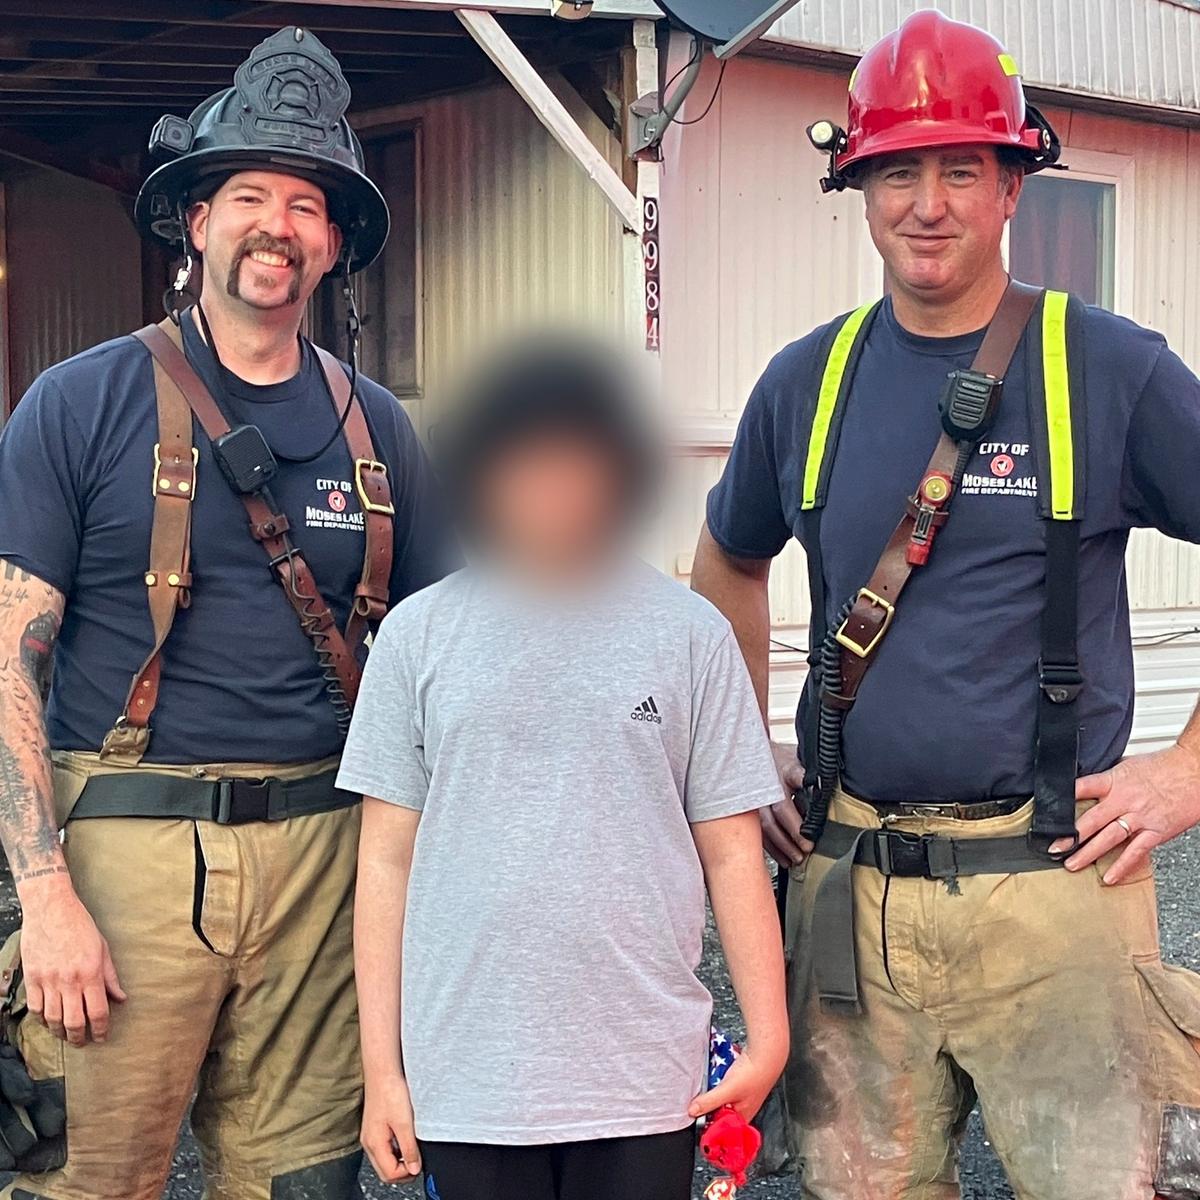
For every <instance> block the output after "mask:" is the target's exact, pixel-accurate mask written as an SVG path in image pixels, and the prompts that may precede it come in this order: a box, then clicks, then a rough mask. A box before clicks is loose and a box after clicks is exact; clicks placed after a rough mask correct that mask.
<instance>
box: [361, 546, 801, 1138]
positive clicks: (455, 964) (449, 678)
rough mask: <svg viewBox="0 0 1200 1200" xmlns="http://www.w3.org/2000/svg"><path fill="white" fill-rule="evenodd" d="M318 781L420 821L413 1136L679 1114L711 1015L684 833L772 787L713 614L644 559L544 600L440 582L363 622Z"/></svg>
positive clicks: (406, 1025)
mask: <svg viewBox="0 0 1200 1200" xmlns="http://www.w3.org/2000/svg"><path fill="white" fill-rule="evenodd" d="M338 783H339V784H340V786H342V787H344V788H347V789H350V790H353V791H357V792H362V793H364V794H365V795H368V796H376V797H378V798H380V799H382V800H386V801H388V802H389V803H392V804H398V805H402V806H404V807H406V808H412V809H418V810H421V812H422V816H421V824H420V829H419V831H418V834H417V840H416V846H415V851H414V859H413V867H412V876H411V879H410V883H409V891H408V907H407V912H406V920H405V931H404V977H403V1018H402V1026H403V1032H402V1041H403V1048H404V1062H405V1069H406V1072H407V1075H408V1080H409V1085H410V1087H411V1090H412V1097H413V1105H414V1109H415V1113H416V1129H417V1135H418V1137H421V1138H423V1139H426V1140H428V1141H450V1142H483V1143H492V1144H505V1145H522V1144H540V1143H547V1142H562V1141H575V1140H583V1139H592V1138H607V1137H624V1136H635V1135H642V1134H653V1133H665V1132H669V1131H672V1130H676V1129H682V1128H683V1127H685V1126H686V1125H687V1124H688V1123H689V1121H688V1116H687V1105H688V1102H689V1100H691V1098H692V1097H693V1096H694V1095H695V1094H696V1093H697V1092H698V1091H700V1090H701V1087H702V1085H703V1082H704V1078H705V1068H706V1063H707V1055H708V1026H709V1020H710V1014H711V999H710V997H709V995H708V993H707V992H706V991H705V989H704V987H703V986H702V985H701V984H700V982H699V981H698V980H697V978H696V975H695V969H696V967H697V965H698V963H699V961H700V951H701V939H702V935H703V929H704V880H703V876H702V872H701V868H700V862H699V858H698V856H697V854H696V850H695V846H694V843H693V841H692V836H691V830H690V826H689V823H690V822H698V821H709V820H713V819H715V818H717V817H725V816H730V815H732V814H734V813H740V812H746V811H749V810H752V809H757V808H760V807H762V806H764V805H767V804H770V803H773V802H774V801H775V800H777V799H778V796H779V784H778V781H777V777H776V773H775V768H774V764H773V761H772V757H771V752H770V748H769V746H768V743H767V737H766V733H765V732H764V730H763V727H762V721H761V719H760V717H759V714H758V709H757V706H756V704H755V699H754V694H753V690H752V688H751V685H750V679H749V675H748V673H747V671H746V667H745V664H744V662H743V661H742V657H741V654H740V652H739V650H738V646H737V643H736V641H735V640H734V637H733V633H732V631H731V629H730V627H729V624H728V622H726V620H725V619H724V617H722V616H721V615H720V614H719V613H718V612H717V611H716V609H714V608H713V607H712V606H711V605H710V604H709V603H708V602H707V601H706V600H703V599H701V598H700V597H699V596H696V595H693V594H692V593H691V592H689V591H688V590H687V589H686V588H684V587H682V586H681V585H680V584H678V583H676V582H674V581H672V580H670V579H667V578H666V577H665V576H663V575H662V574H660V573H659V572H657V571H654V570H653V569H651V568H650V567H648V566H645V565H644V564H641V563H637V564H633V565H631V566H630V567H629V569H628V570H627V571H624V572H623V573H622V574H621V577H620V578H619V579H614V580H613V581H612V584H611V586H606V587H605V588H604V589H603V591H602V592H601V593H599V594H593V595H591V596H590V597H589V598H588V599H586V600H579V601H578V602H570V603H568V602H561V601H560V602H558V603H555V604H550V603H543V602H540V601H537V600H534V599H532V598H530V597H528V596H522V595H520V594H519V593H517V592H515V591H514V590H513V589H512V588H510V587H505V586H502V585H500V584H498V583H497V581H496V580H495V579H494V578H491V577H489V576H487V575H486V574H485V573H483V572H482V570H481V569H480V568H468V569H467V570H465V571H460V572H459V573H458V574H455V575H452V576H450V577H449V578H447V579H445V580H443V581H442V582H440V583H437V584H435V585H434V586H433V587H430V588H427V589H426V590H425V591H423V592H420V593H418V594H417V595H415V596H411V597H409V598H408V599H407V600H405V601H403V602H402V603H401V604H400V605H399V606H398V607H397V608H396V609H395V610H394V611H393V612H392V613H390V614H389V615H388V617H387V618H386V619H385V620H384V622H383V624H382V627H381V629H380V631H379V634H378V636H377V638H376V640H375V644H374V647H373V649H372V652H371V656H370V659H369V661H368V664H367V668H366V673H365V676H364V679H363V687H362V692H361V695H360V697H359V700H358V706H357V711H356V713H355V717H354V724H353V727H352V728H351V731H350V737H349V740H348V742H347V745H346V752H345V756H344V759H343V763H342V768H341V772H340V774H339V778H338Z"/></svg>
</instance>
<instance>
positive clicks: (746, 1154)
mask: <svg viewBox="0 0 1200 1200" xmlns="http://www.w3.org/2000/svg"><path fill="white" fill-rule="evenodd" d="M700 1149H701V1150H702V1151H703V1152H704V1157H705V1158H706V1159H708V1161H709V1162H710V1163H712V1165H713V1166H714V1167H716V1168H718V1170H721V1171H728V1172H729V1173H730V1174H731V1175H732V1176H733V1181H734V1183H735V1184H736V1185H737V1186H738V1187H745V1186H746V1172H747V1171H748V1170H749V1168H750V1164H751V1163H753V1162H754V1160H755V1159H756V1158H757V1157H758V1152H759V1151H760V1150H761V1149H762V1134H761V1133H759V1132H758V1130H757V1129H755V1128H754V1126H753V1125H751V1124H750V1123H749V1122H748V1121H746V1120H745V1119H744V1118H742V1117H741V1116H739V1115H738V1112H737V1110H736V1109H735V1108H733V1107H732V1106H731V1105H728V1104H727V1105H726V1106H725V1107H724V1108H722V1109H719V1110H718V1112H717V1114H716V1116H715V1117H713V1118H712V1120H711V1121H710V1122H709V1124H708V1128H707V1129H705V1131H704V1134H703V1136H702V1137H701V1138H700Z"/></svg>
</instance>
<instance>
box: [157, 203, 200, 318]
mask: <svg viewBox="0 0 1200 1200" xmlns="http://www.w3.org/2000/svg"><path fill="white" fill-rule="evenodd" d="M175 216H176V219H177V220H178V222H179V234H180V237H181V238H182V240H183V255H184V260H183V266H181V267H180V268H179V270H178V271H177V272H176V273H175V279H174V281H173V282H172V284H171V286H170V287H169V288H167V290H166V291H165V292H163V308H164V310H165V311H166V314H167V316H168V317H170V318H171V320H172V321H174V323H175V324H176V325H178V324H179V311H180V309H181V308H183V307H184V303H183V301H184V299H185V297H187V296H189V295H190V293H189V292H188V284H189V283H191V281H192V274H193V273H194V272H195V270H196V250H195V247H194V246H193V245H192V234H191V230H190V229H189V228H188V222H187V211H186V209H185V207H184V202H183V200H180V201H179V203H178V204H177V205H176V206H175Z"/></svg>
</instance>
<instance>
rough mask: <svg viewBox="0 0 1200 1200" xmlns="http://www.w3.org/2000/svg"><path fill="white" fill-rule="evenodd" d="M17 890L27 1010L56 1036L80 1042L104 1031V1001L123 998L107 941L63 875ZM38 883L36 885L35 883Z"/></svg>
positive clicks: (96, 1038)
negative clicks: (32, 889)
mask: <svg viewBox="0 0 1200 1200" xmlns="http://www.w3.org/2000/svg"><path fill="white" fill-rule="evenodd" d="M30 882H31V883H32V884H34V885H35V886H36V887H37V894H34V895H30V888H28V887H27V888H25V889H23V890H22V894H21V904H22V908H23V909H24V920H23V923H22V926H21V962H22V966H23V969H24V972H25V991H26V996H27V1000H28V1006H29V1012H30V1013H31V1014H32V1015H33V1016H34V1017H36V1018H38V1019H40V1020H41V1021H42V1022H43V1024H45V1026H46V1028H47V1029H49V1030H50V1032H51V1033H53V1034H54V1035H55V1037H59V1038H62V1039H63V1040H64V1041H67V1042H70V1044H71V1045H72V1046H82V1045H84V1044H85V1043H86V1042H88V1041H89V1040H90V1041H93V1042H102V1041H104V1040H105V1038H106V1037H107V1036H108V1025H109V1013H110V1006H109V1001H110V1000H115V1001H117V1002H118V1003H119V1002H121V1001H123V1000H124V999H125V993H124V991H122V989H121V984H120V981H119V980H118V978H117V970H116V967H115V966H113V960H112V955H111V954H110V953H109V950H108V942H106V941H105V940H104V937H103V935H102V934H101V933H100V931H99V929H97V928H96V923H95V921H93V920H92V916H91V914H90V913H89V912H88V910H87V909H86V908H85V907H84V905H83V902H82V901H81V900H80V899H79V897H78V896H77V895H76V894H75V889H74V888H73V887H72V886H71V883H70V879H69V877H68V876H66V875H63V874H55V875H50V876H47V877H46V878H45V879H44V880H36V881H30ZM39 885H40V886H39Z"/></svg>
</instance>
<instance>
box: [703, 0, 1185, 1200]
mask: <svg viewBox="0 0 1200 1200" xmlns="http://www.w3.org/2000/svg"><path fill="white" fill-rule="evenodd" d="M810 137H811V138H812V140H813V142H814V143H815V144H816V145H817V146H818V148H819V149H822V150H823V151H825V152H827V153H828V154H829V172H828V175H827V177H826V178H825V179H824V180H823V181H822V184H823V188H824V190H825V191H841V190H843V189H847V188H849V189H854V190H858V191H860V192H861V193H862V195H863V199H864V207H865V216H866V220H867V224H868V227H869V230H870V233H871V237H872V240H873V241H874V244H875V246H876V248H877V249H878V251H879V254H880V256H881V258H882V259H883V263H884V266H885V272H886V279H887V284H888V295H887V296H886V297H885V298H884V299H883V300H881V301H877V302H874V303H868V304H864V305H862V306H861V307H859V308H857V309H855V310H854V311H853V312H850V313H846V314H843V315H842V316H840V317H838V318H836V319H835V320H833V321H831V322H830V323H829V324H827V325H824V326H822V327H821V328H819V329H817V330H815V331H813V332H812V333H811V334H809V335H808V336H807V337H804V338H802V339H801V340H799V341H797V342H795V343H793V344H792V345H790V346H788V347H787V348H785V349H784V350H783V351H782V352H781V353H780V354H779V355H777V356H776V358H775V359H774V360H773V361H772V362H771V364H770V365H769V366H768V368H767V370H766V372H765V373H764V374H763V376H762V378H761V379H760V381H759V382H758V384H757V386H756V387H755V389H754V392H753V393H752V395H751V397H750V399H749V402H748V404H747V407H746V411H745V415H744V417H743V419H742V423H741V426H740V428H739V431H738V435H737V438H736V440H735V443H734V446H733V448H732V451H731V454H730V458H729V462H728V464H727V466H726V469H725V471H724V474H723V476H722V478H721V480H720V482H719V483H718V484H717V486H716V487H715V488H714V489H713V491H712V493H711V494H710V496H709V500H708V508H707V523H706V527H705V529H704V531H703V532H702V534H701V540H700V546H699V548H698V551H697V555H696V562H695V568H694V575H693V581H694V585H695V586H696V587H697V589H698V590H699V591H701V592H703V593H704V594H705V595H707V596H708V597H709V598H710V599H711V600H713V601H714V602H715V603H716V604H717V605H718V607H720V608H721V609H722V611H723V612H724V613H725V614H726V616H727V617H728V618H729V619H730V621H731V622H732V624H733V626H734V629H735V631H736V633H737V635H738V639H739V642H740V644H741V646H742V649H743V652H744V654H745V656H746V658H747V661H748V663H749V666H750V670H751V674H752V676H753V677H754V680H755V683H756V686H757V689H758V694H759V699H760V702H761V703H762V704H763V708H764V716H765V708H766V695H767V685H768V647H769V644H770V620H769V603H768V592H767V587H768V580H769V573H770V566H771V561H772V559H773V558H774V557H775V556H776V555H778V554H779V553H780V552H781V551H782V549H783V548H784V546H785V545H786V544H787V542H788V541H789V540H791V539H792V538H793V537H794V538H796V539H797V540H798V541H799V542H800V543H801V544H802V546H803V548H804V550H805V554H806V558H807V562H808V575H809V589H810V593H811V596H812V601H813V603H812V623H811V635H810V646H811V651H810V655H809V666H810V670H809V675H808V679H807V682H806V686H805V692H804V696H803V698H802V700H801V703H800V707H799V711H798V714H797V734H798V740H799V758H798V759H797V756H796V753H795V752H794V751H793V750H791V748H790V747H789V748H786V749H785V748H783V747H780V748H779V760H780V767H781V777H782V779H783V781H784V790H785V798H783V799H781V801H780V802H779V803H778V804H776V805H775V806H774V807H773V808H772V809H769V810H764V820H763V832H764V840H765V843H766V846H767V849H768V850H769V851H770V853H771V854H772V855H773V856H774V857H775V858H776V859H777V860H778V861H779V863H780V864H781V867H785V868H790V871H789V872H787V873H786V878H787V879H788V881H789V883H790V886H789V889H788V897H787V919H786V933H785V936H786V938H787V942H788V951H789V955H790V968H789V971H790V982H789V991H790V997H789V999H790V1005H791V1011H792V1034H793V1051H792V1061H791V1062H790V1064H789V1068H788V1071H787V1074H786V1077H785V1082H786V1094H787V1103H788V1110H789V1116H790V1120H791V1127H792V1130H793V1133H794V1135H795V1141H796V1147H795V1148H796V1150H797V1152H798V1155H799V1157H800V1159H801V1160H802V1161H803V1185H802V1190H801V1194H802V1195H803V1196H805V1197H807V1198H808V1200H948V1198H949V1197H953V1196H957V1195H958V1180H957V1139H958V1136H959V1134H960V1133H961V1130H962V1128H963V1125H964V1122H965V1119H966V1116H967V1114H968V1113H969V1112H970V1111H971V1108H972V1106H973V1105H974V1104H975V1102H976V1100H977V1099H978V1101H979V1103H980V1106H981V1109H982V1113H983V1119H984V1122H985V1124H986V1126H987V1129H988V1133H989V1137H990V1139H991V1142H992V1144H993V1145H994V1146H995V1148H996V1150H997V1152H998V1153H999V1156H1000V1158H1001V1160H1002V1161H1003V1164H1004V1166H1005V1168H1006V1170H1007V1172H1008V1175H1009V1179H1010V1181H1011V1183H1012V1185H1013V1188H1014V1190H1015V1192H1016V1194H1017V1195H1018V1196H1019V1197H1021V1198H1022V1200H1033V1198H1034V1197H1036V1198H1037V1200H1078V1198H1079V1197H1081V1196H1085V1195H1094V1196H1097V1197H1104V1200H1126V1198H1129V1200H1132V1198H1134V1197H1137V1198H1139V1200H1150V1197H1152V1196H1159V1197H1171V1198H1186V1197H1197V1196H1200V1182H1198V1181H1200V1056H1198V1050H1200V977H1198V976H1196V975H1194V974H1192V973H1191V972H1189V971H1185V970H1182V969H1180V968H1178V967H1173V966H1167V965H1164V964H1163V962H1162V958H1161V956H1160V950H1159V939H1158V927H1157V915H1156V905H1155V893H1154V879H1153V869H1152V866H1151V862H1150V851H1151V850H1152V849H1153V848H1154V847H1156V846H1158V845H1161V844H1163V843H1165V842H1167V841H1169V840H1170V839H1172V838H1174V837H1176V836H1178V835H1179V834H1181V833H1183V832H1184V831H1186V830H1188V829H1190V828H1191V827H1193V826H1195V825H1196V824H1198V823H1200V714H1198V715H1197V716H1194V717H1193V718H1192V720H1191V721H1190V722H1189V724H1188V726H1187V728H1186V729H1185V730H1184V731H1183V732H1182V733H1181V734H1180V736H1179V738H1178V741H1177V742H1176V743H1175V744H1173V745H1171V746H1170V747H1169V748H1167V749H1164V750H1161V751H1159V752H1157V753H1155V754H1147V755H1141V756H1137V757H1133V758H1128V759H1126V758H1124V757H1123V755H1124V752H1125V747H1126V744H1127V741H1128V737H1129V732H1130V728H1131V725H1132V719H1133V699H1134V679H1133V656H1132V649H1131V640H1130V615H1129V602H1128V597H1127V593H1126V583H1125V567H1124V553H1125V548H1126V544H1127V541H1128V535H1129V531H1130V529H1132V528H1134V527H1139V526H1152V527H1155V528H1157V529H1159V530H1160V531H1162V532H1163V533H1166V534H1168V535H1170V536H1173V537H1176V538H1181V539H1183V540H1186V541H1190V542H1193V543H1200V489H1197V487H1196V482H1195V463H1196V461H1197V459H1198V456H1200V380H1197V378H1196V376H1195V375H1194V374H1193V373H1192V372H1191V371H1190V370H1189V369H1188V368H1187V367H1186V366H1185V365H1184V364H1183V362H1181V361H1180V359H1179V358H1178V357H1177V356H1176V355H1175V354H1173V353H1172V352H1171V350H1170V349H1169V348H1168V347H1167V345H1166V343H1165V342H1164V340H1163V338H1162V337H1161V336H1159V335H1158V334H1155V333H1153V332H1151V331H1149V330H1147V329H1144V328H1141V327H1139V326H1137V325H1135V324H1134V323H1132V322H1130V321H1127V320H1124V319H1122V318H1120V317H1117V316H1115V315H1113V314H1112V313H1109V312H1106V311H1104V310H1103V309H1100V308H1096V307H1089V306H1087V305H1085V304H1083V303H1082V302H1081V301H1080V300H1079V299H1078V298H1076V297H1073V296H1070V295H1068V294H1066V293H1064V292H1061V291H1056V290H1053V289H1044V288H1040V287H1030V286H1028V285H1025V284H1023V283H1020V282H1018V281H1015V280H1012V279H1011V278H1010V277H1009V275H1008V273H1007V269H1006V266H1005V262H1004V258H1003V256H1002V242H1003V236H1004V231H1005V227H1006V225H1007V223H1008V221H1009V220H1010V219H1011V218H1012V217H1013V215H1014V213H1015V212H1016V209H1017V205H1018V202H1019V200H1020V196H1021V190H1022V186H1023V181H1024V178H1025V176H1026V175H1027V174H1029V173H1030V172H1033V171H1039V170H1043V169H1046V168H1051V167H1055V166H1057V159H1058V155H1059V143H1058V140H1057V138H1056V137H1055V135H1054V132H1053V130H1052V129H1051V128H1050V126H1049V124H1048V122H1047V121H1046V120H1045V119H1044V118H1043V117H1042V116H1041V115H1040V114H1039V113H1038V112H1037V111H1036V110H1035V109H1034V108H1032V107H1031V106H1030V105H1028V104H1027V103H1026V100H1025V96H1024V92H1023V88H1022V84H1021V80H1020V75H1019V73H1018V68H1017V64H1016V63H1015V62H1014V60H1013V59H1012V58H1011V57H1010V56H1009V55H1008V54H1007V53H1006V52H1005V50H1004V48H1003V47H1002V46H1001V45H1000V44H999V43H998V42H997V41H996V40H995V39H993V38H992V37H991V36H990V35H989V34H987V33H985V32H984V31H982V30H980V29H976V28H973V27H971V26H969V25H963V24H960V23H957V22H954V21H951V20H949V19H947V18H946V17H944V16H942V15H940V14H939V13H937V12H935V11H931V10H927V11H922V12H919V13H917V14H915V15H914V16H912V17H910V18H909V19H908V20H907V21H905V23H904V24H903V25H902V26H901V28H900V29H899V30H897V31H896V32H894V33H892V34H890V35H889V36H888V37H886V38H884V39H883V40H882V41H881V42H880V43H879V44H878V45H876V46H874V47H873V48H872V49H871V50H869V51H868V52H867V54H866V55H865V56H864V58H863V59H862V61H861V62H860V63H859V64H858V67H857V69H856V70H855V72H854V75H853V76H852V78H851V81H850V111H849V121H848V125H847V127H846V129H844V130H843V129H841V128H838V127H837V126H836V125H834V124H833V123H832V122H828V121H825V122H818V123H817V124H816V125H814V126H813V127H812V128H811V129H810Z"/></svg>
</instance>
